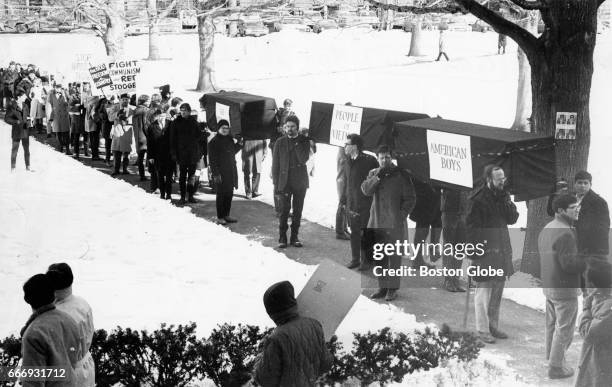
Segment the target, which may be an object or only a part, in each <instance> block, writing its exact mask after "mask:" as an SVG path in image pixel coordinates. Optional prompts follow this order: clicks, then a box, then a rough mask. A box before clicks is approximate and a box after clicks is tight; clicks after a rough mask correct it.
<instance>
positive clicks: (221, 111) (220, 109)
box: [215, 102, 232, 126]
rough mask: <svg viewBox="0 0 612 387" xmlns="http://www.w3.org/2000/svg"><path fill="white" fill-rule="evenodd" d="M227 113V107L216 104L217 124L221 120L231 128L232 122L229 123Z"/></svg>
mask: <svg viewBox="0 0 612 387" xmlns="http://www.w3.org/2000/svg"><path fill="white" fill-rule="evenodd" d="M229 111H230V107H229V106H227V105H224V104H222V103H219V102H217V103H216V105H215V115H216V116H217V122H219V121H221V120H226V121H227V122H229V124H230V126H231V125H232V122H231V121H230V114H229Z"/></svg>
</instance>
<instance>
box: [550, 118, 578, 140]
mask: <svg viewBox="0 0 612 387" xmlns="http://www.w3.org/2000/svg"><path fill="white" fill-rule="evenodd" d="M577 119H578V113H576V112H557V121H556V125H555V139H557V140H575V139H576V120H577Z"/></svg>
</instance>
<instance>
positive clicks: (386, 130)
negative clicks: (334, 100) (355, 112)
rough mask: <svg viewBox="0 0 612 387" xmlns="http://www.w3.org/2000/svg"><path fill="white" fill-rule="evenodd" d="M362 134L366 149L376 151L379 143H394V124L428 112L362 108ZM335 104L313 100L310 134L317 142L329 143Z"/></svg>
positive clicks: (426, 116)
mask: <svg viewBox="0 0 612 387" xmlns="http://www.w3.org/2000/svg"><path fill="white" fill-rule="evenodd" d="M362 109H363V115H362V118H361V132H360V135H361V136H362V137H363V140H364V149H366V150H369V151H372V152H373V151H375V150H376V148H377V147H378V146H379V145H392V144H393V137H392V131H393V124H394V123H396V122H399V121H409V120H415V119H419V118H428V117H429V116H428V115H427V114H421V113H409V112H398V111H394V110H383V109H374V108H362ZM333 111H334V104H331V103H323V102H313V103H312V108H311V110H310V124H309V136H310V137H312V138H313V139H314V140H315V141H316V142H319V143H324V144H329V142H330V141H329V140H330V130H331V122H332V114H333Z"/></svg>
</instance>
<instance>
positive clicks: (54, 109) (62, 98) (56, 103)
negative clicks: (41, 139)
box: [47, 83, 72, 155]
mask: <svg viewBox="0 0 612 387" xmlns="http://www.w3.org/2000/svg"><path fill="white" fill-rule="evenodd" d="M48 98H49V106H50V107H51V113H50V115H49V123H48V124H47V125H52V126H53V132H54V133H57V140H58V143H59V149H58V150H59V151H60V152H62V151H63V150H64V147H66V154H67V155H72V152H71V151H70V115H69V114H68V109H69V107H68V102H69V101H68V94H67V93H66V91H65V90H64V89H63V88H62V85H61V84H59V83H56V84H55V92H52V93H50V94H49V96H48Z"/></svg>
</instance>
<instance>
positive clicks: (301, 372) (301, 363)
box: [253, 281, 333, 387]
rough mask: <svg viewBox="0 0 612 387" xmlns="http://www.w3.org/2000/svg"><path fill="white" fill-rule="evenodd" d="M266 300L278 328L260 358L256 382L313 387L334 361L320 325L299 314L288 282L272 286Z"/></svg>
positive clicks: (268, 386)
mask: <svg viewBox="0 0 612 387" xmlns="http://www.w3.org/2000/svg"><path fill="white" fill-rule="evenodd" d="M263 300H264V305H265V307H266V312H268V315H269V316H270V318H271V319H272V320H273V321H274V323H275V324H276V328H275V329H274V331H273V332H272V334H271V335H270V336H269V337H268V338H267V340H266V341H265V343H264V345H263V352H262V353H261V354H260V355H258V357H257V360H256V362H255V367H254V374H253V379H254V381H255V382H256V383H257V384H258V385H260V386H262V387H285V386H293V387H314V386H315V385H316V381H317V379H318V378H319V377H320V376H321V375H322V374H323V373H325V372H326V371H327V370H328V369H329V368H330V367H331V364H332V360H333V358H332V355H331V353H329V351H328V350H327V348H326V346H325V339H324V335H323V327H322V326H321V323H319V322H318V321H316V320H314V319H311V318H308V317H301V316H300V315H299V314H298V313H297V302H296V300H295V296H294V291H293V286H292V285H291V283H290V282H289V281H283V282H278V283H276V284H274V285H272V286H270V287H269V288H268V290H266V292H265V294H264V297H263Z"/></svg>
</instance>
